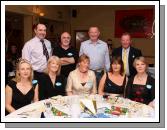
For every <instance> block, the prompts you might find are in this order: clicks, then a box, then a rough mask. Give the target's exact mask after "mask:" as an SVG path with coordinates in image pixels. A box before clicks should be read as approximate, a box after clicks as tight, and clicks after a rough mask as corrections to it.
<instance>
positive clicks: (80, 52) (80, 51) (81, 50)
mask: <svg viewBox="0 0 167 130" xmlns="http://www.w3.org/2000/svg"><path fill="white" fill-rule="evenodd" d="M83 53H84V51H83V42H81V47H80V50H79V56H81V55H82V54H83Z"/></svg>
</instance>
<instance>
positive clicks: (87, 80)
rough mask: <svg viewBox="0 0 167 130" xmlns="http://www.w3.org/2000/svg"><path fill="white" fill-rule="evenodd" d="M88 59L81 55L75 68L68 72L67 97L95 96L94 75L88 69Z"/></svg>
mask: <svg viewBox="0 0 167 130" xmlns="http://www.w3.org/2000/svg"><path fill="white" fill-rule="evenodd" d="M89 65H90V59H89V57H88V56H87V55H85V54H83V55H81V56H80V57H79V59H78V65H77V68H76V69H75V70H73V71H71V72H70V74H69V76H68V79H67V86H66V92H67V95H69V96H70V95H84V94H96V91H97V90H96V77H95V73H94V72H93V71H92V70H90V69H89Z"/></svg>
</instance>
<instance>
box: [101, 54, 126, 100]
mask: <svg viewBox="0 0 167 130" xmlns="http://www.w3.org/2000/svg"><path fill="white" fill-rule="evenodd" d="M126 81H127V77H126V76H125V75H124V66H123V61H122V59H121V57H112V60H111V66H110V71H109V72H106V73H105V74H104V75H103V77H102V78H101V80H100V83H99V90H98V93H99V94H100V95H110V96H113V97H115V96H123V94H124V88H125V85H126Z"/></svg>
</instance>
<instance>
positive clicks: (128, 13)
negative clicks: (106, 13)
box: [115, 9, 154, 38]
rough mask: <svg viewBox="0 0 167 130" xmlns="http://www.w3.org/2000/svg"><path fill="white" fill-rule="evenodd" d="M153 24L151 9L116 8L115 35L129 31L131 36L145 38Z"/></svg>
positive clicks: (150, 31)
mask: <svg viewBox="0 0 167 130" xmlns="http://www.w3.org/2000/svg"><path fill="white" fill-rule="evenodd" d="M153 24H154V18H153V9H142V10H141V9H140V10H117V11H116V12H115V37H121V35H122V33H124V32H129V33H130V34H131V36H132V37H133V38H147V37H148V34H150V33H152V29H153Z"/></svg>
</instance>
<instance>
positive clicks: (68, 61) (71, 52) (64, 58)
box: [53, 32, 78, 78]
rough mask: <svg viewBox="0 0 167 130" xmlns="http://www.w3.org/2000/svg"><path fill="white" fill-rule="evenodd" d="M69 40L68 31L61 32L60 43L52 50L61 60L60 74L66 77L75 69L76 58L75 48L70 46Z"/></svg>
mask: <svg viewBox="0 0 167 130" xmlns="http://www.w3.org/2000/svg"><path fill="white" fill-rule="evenodd" d="M70 40H71V36H70V34H69V33H68V32H63V33H62V34H61V43H60V45H59V46H57V47H55V48H54V50H53V55H56V56H58V57H59V58H60V60H61V64H62V67H61V74H62V75H64V76H65V77H66V78H67V77H68V74H69V73H70V72H71V71H72V70H74V69H75V67H76V63H77V59H78V52H77V51H76V49H75V48H73V47H72V46H70Z"/></svg>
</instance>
